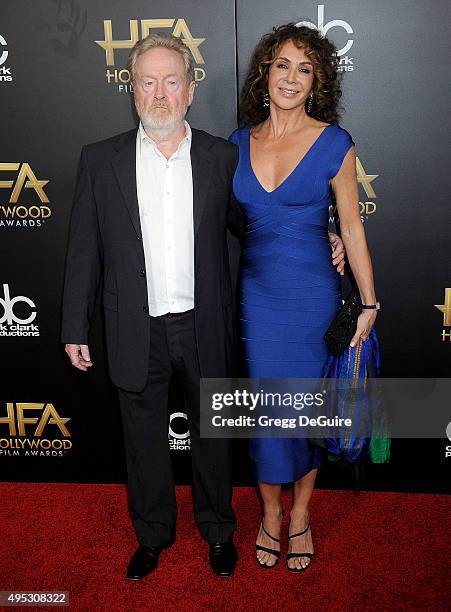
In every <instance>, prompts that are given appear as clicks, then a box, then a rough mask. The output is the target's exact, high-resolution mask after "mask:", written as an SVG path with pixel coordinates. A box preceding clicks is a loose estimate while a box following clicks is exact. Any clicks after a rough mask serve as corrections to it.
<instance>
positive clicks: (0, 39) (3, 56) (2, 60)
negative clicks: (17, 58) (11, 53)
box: [0, 34, 8, 66]
mask: <svg viewBox="0 0 451 612" xmlns="http://www.w3.org/2000/svg"><path fill="white" fill-rule="evenodd" d="M0 45H2V46H3V47H6V45H7V42H6V40H5V39H4V38H3V36H2V35H1V34H0ZM7 59H8V51H6V49H4V50H3V51H2V54H1V55H0V66H1V65H2V64H4V63H5V62H6V60H7Z"/></svg>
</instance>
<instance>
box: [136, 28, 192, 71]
mask: <svg viewBox="0 0 451 612" xmlns="http://www.w3.org/2000/svg"><path fill="white" fill-rule="evenodd" d="M156 47H164V48H165V49H172V50H173V51H177V53H180V55H181V56H182V58H183V61H184V62H185V68H186V79H187V81H188V83H191V81H194V62H193V56H192V54H191V51H190V49H189V47H187V46H186V45H185V43H184V42H183V41H182V40H181V39H180V38H179V37H178V36H173V35H172V34H149V35H148V36H146V38H143V39H142V40H139V41H138V42H137V43H136V45H135V46H134V47H133V49H132V50H131V51H130V55H129V58H128V63H127V68H128V70H129V71H130V75H131V79H132V82H134V81H135V76H136V75H135V69H136V62H137V60H138V57H139V56H140V55H142V54H143V53H145V52H146V51H148V50H149V49H154V48H156Z"/></svg>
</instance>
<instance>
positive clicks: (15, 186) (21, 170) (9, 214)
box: [0, 162, 52, 227]
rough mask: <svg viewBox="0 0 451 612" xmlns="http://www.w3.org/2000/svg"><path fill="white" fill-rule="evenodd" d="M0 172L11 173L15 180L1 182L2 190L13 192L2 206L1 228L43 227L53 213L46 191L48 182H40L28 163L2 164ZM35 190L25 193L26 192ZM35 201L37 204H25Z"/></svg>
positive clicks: (0, 207) (0, 208)
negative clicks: (31, 200)
mask: <svg viewBox="0 0 451 612" xmlns="http://www.w3.org/2000/svg"><path fill="white" fill-rule="evenodd" d="M0 172H9V173H11V174H13V175H14V179H12V180H7V181H0V189H8V190H11V193H10V196H9V198H8V201H7V202H6V203H4V204H3V203H1V204H0V227H41V225H42V224H43V223H44V222H45V219H48V218H49V217H50V216H51V214H52V211H51V209H50V207H49V206H47V205H48V204H49V199H48V197H47V194H46V193H45V191H44V187H45V186H46V185H47V183H48V182H49V181H48V180H39V179H38V178H37V177H36V175H35V173H34V172H33V170H32V169H31V166H30V164H28V163H26V162H25V163H22V164H19V163H0ZM27 189H29V190H33V192H34V194H33V193H32V192H31V193H30V191H27V192H26V193H24V190H27ZM25 198H26V199H27V200H29V199H34V200H35V201H38V203H37V204H32V203H30V202H24V200H25ZM2 199H3V198H2Z"/></svg>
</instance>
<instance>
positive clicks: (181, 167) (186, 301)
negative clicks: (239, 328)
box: [136, 121, 194, 317]
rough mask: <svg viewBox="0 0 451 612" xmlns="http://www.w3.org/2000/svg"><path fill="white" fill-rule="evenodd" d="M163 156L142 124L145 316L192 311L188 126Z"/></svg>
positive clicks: (139, 178) (139, 179) (139, 177)
mask: <svg viewBox="0 0 451 612" xmlns="http://www.w3.org/2000/svg"><path fill="white" fill-rule="evenodd" d="M185 127H186V136H185V138H184V139H183V140H182V141H181V142H180V144H179V146H178V149H177V151H176V152H175V153H174V154H173V155H172V156H171V157H170V159H166V157H165V156H164V155H163V154H162V153H161V151H159V150H158V147H157V145H156V143H155V141H154V140H152V139H151V138H149V136H148V135H147V134H146V132H145V130H144V128H143V126H142V124H141V123H140V124H139V129H138V133H137V137H136V184H137V189H138V205H139V218H140V221H141V232H142V237H143V247H144V257H145V262H146V275H147V293H148V299H149V315H150V316H153V317H158V316H160V315H163V314H166V313H168V312H184V311H186V310H190V309H191V308H194V224H193V178H192V172H191V154H190V151H191V128H190V126H189V125H188V123H187V122H186V121H185Z"/></svg>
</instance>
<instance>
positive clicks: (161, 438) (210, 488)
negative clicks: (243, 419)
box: [119, 310, 236, 546]
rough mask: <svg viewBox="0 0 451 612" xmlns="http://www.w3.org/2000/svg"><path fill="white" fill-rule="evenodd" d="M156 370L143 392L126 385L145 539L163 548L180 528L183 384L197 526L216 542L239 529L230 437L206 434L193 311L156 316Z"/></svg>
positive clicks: (138, 522) (135, 499) (136, 517)
mask: <svg viewBox="0 0 451 612" xmlns="http://www.w3.org/2000/svg"><path fill="white" fill-rule="evenodd" d="M150 338H151V340H150V347H149V348H150V350H149V373H148V379H147V384H146V387H145V388H144V390H143V391H142V392H140V393H131V392H128V391H124V390H123V389H119V401H120V407H121V416H122V424H123V430H124V438H125V451H126V460H127V472H128V487H129V498H130V513H131V517H132V521H133V526H134V529H135V532H136V535H137V538H138V541H139V543H140V544H143V545H147V546H157V545H160V544H165V543H167V542H169V541H170V540H171V539H172V537H173V535H174V533H175V523H176V517H177V505H176V499H175V492H174V481H173V473H172V465H171V459H170V453H169V441H168V427H169V410H168V394H169V386H170V383H171V380H172V379H173V377H174V376H176V377H177V378H178V379H179V381H180V383H181V386H182V389H183V392H184V395H185V400H186V411H187V417H188V424H189V430H190V438H191V461H192V471H193V500H194V514H195V519H196V524H197V526H198V528H199V531H200V533H201V535H202V536H203V538H204V539H205V540H207V541H208V542H210V543H213V542H225V541H226V540H228V539H229V538H230V536H231V535H232V534H233V531H234V529H235V526H236V517H235V513H234V511H233V508H232V506H231V498H232V480H231V472H230V443H229V441H228V440H216V439H208V438H200V435H199V379H200V372H199V364H198V358H197V350H196V339H195V333H194V311H192V310H190V311H188V312H186V313H182V314H175V315H174V314H173V315H171V314H169V315H163V316H161V317H151V318H150Z"/></svg>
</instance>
